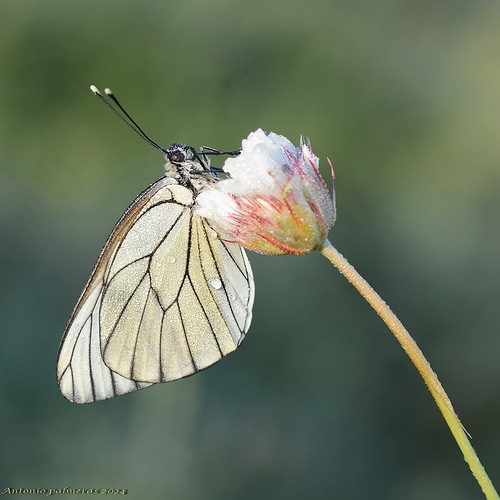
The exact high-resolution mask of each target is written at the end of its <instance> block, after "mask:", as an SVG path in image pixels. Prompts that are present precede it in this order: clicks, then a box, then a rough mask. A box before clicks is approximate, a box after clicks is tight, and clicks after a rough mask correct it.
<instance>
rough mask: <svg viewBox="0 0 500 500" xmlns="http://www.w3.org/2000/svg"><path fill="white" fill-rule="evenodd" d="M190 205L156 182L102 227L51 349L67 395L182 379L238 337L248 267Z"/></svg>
mask: <svg viewBox="0 0 500 500" xmlns="http://www.w3.org/2000/svg"><path fill="white" fill-rule="evenodd" d="M193 203H194V194H193V193H192V192H191V191H190V190H189V189H187V188H185V187H183V186H180V185H178V184H175V183H173V181H172V179H169V178H166V177H165V178H162V179H160V180H159V181H157V182H156V183H155V184H153V185H152V186H150V187H149V188H148V189H147V190H146V191H144V193H142V194H141V195H139V196H138V197H137V199H136V200H135V201H134V202H133V203H132V205H131V206H130V207H129V209H128V210H127V211H126V212H125V214H124V215H123V217H122V218H121V219H120V221H119V222H118V224H117V225H116V227H115V229H114V230H113V232H112V233H111V235H110V237H109V239H108V241H107V243H106V245H105V247H104V250H103V252H102V254H101V256H100V258H99V260H98V262H97V264H96V266H95V268H94V272H93V273H92V276H91V278H90V280H89V283H88V284H87V286H86V287H85V289H84V291H83V293H82V296H81V298H80V300H79V301H78V304H77V306H76V308H75V311H74V312H73V314H72V317H71V318H70V321H69V323H68V326H67V328H66V331H65V334H64V337H63V340H62V343H61V347H60V349H59V360H58V369H57V373H58V380H59V385H60V388H61V391H62V393H63V394H64V396H65V397H66V398H67V399H69V400H70V401H74V402H78V403H87V402H94V401H99V400H102V399H109V398H112V397H115V396H118V395H121V394H125V393H127V392H131V391H134V390H138V389H142V388H144V387H148V386H150V385H152V384H153V383H157V382H166V381H170V380H175V379H178V378H181V377H185V376H188V375H191V374H193V373H195V372H197V371H199V370H202V369H203V368H206V367H208V366H210V365H211V364H213V363H215V362H216V361H218V360H219V359H221V358H222V356H224V355H225V354H228V353H229V352H231V351H233V350H234V349H236V347H237V346H238V345H239V344H240V343H241V341H242V340H243V338H244V336H245V333H246V331H247V330H248V328H249V326H250V321H251V309H252V305H253V297H254V283H253V276H252V271H251V268H250V264H249V262H248V259H247V257H246V255H245V252H244V250H243V249H242V248H241V247H239V246H238V245H235V244H232V243H226V242H223V241H221V240H219V239H218V238H217V236H216V234H215V232H214V231H213V230H212V229H211V228H210V227H209V226H208V223H207V222H206V221H205V220H204V219H202V218H200V217H199V216H197V215H196V214H194V213H193V211H192V206H193Z"/></svg>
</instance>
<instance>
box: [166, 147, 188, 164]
mask: <svg viewBox="0 0 500 500" xmlns="http://www.w3.org/2000/svg"><path fill="white" fill-rule="evenodd" d="M168 159H169V160H170V161H171V162H172V163H182V162H184V161H186V155H185V154H184V152H183V151H180V150H176V151H172V152H169V154H168Z"/></svg>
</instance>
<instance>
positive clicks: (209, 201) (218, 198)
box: [196, 129, 335, 255]
mask: <svg viewBox="0 0 500 500" xmlns="http://www.w3.org/2000/svg"><path fill="white" fill-rule="evenodd" d="M318 165H319V159H318V158H317V157H316V156H314V154H313V152H312V150H311V145H310V143H307V144H305V143H304V142H303V140H302V139H301V141H300V147H299V148H296V147H295V146H294V145H293V144H292V143H291V142H290V141H289V140H288V139H287V138H286V137H283V136H281V135H277V134H274V133H272V132H271V133H269V134H268V135H266V133H265V132H264V131H263V130H261V129H258V130H256V131H255V132H252V133H251V134H250V135H249V136H248V138H247V139H244V140H243V141H242V149H241V153H240V154H239V155H238V156H236V157H235V158H228V159H227V160H226V162H225V164H224V167H223V169H224V171H225V172H226V173H228V174H229V175H230V178H228V179H225V180H222V181H220V182H218V183H216V184H214V185H213V187H212V186H210V187H208V188H206V189H204V190H203V191H202V192H201V193H200V194H199V195H198V198H197V209H196V210H197V213H198V214H199V215H200V216H202V217H204V218H206V219H207V220H208V221H209V223H210V224H211V225H212V227H213V228H214V229H215V231H216V232H217V233H218V235H219V237H220V238H221V239H223V240H225V241H230V242H235V243H239V244H240V245H242V246H244V247H246V248H249V249H250V250H254V251H256V252H259V253H264V254H268V255H282V254H287V253H288V254H294V255H303V254H306V253H309V252H311V251H312V250H314V249H316V248H318V247H319V246H320V245H321V244H322V243H323V242H324V240H325V238H326V237H327V235H328V231H329V229H330V228H331V227H332V226H333V224H334V222H335V202H334V200H333V199H332V197H330V193H329V191H328V188H327V186H326V184H325V181H324V180H323V178H322V177H321V175H320V173H319V170H318ZM330 166H331V163H330ZM332 175H333V168H332Z"/></svg>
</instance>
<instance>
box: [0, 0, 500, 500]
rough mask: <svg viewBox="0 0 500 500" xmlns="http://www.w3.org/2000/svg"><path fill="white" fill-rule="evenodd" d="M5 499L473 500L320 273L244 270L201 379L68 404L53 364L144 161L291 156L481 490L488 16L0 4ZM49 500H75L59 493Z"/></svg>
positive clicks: (198, 2) (487, 391)
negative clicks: (106, 98)
mask: <svg viewBox="0 0 500 500" xmlns="http://www.w3.org/2000/svg"><path fill="white" fill-rule="evenodd" d="M0 15H1V19H2V29H1V30H0V39H1V43H0V51H1V56H0V68H1V75H2V76H1V79H0V127H1V133H0V141H1V147H0V158H1V160H0V162H1V184H0V204H1V211H0V224H1V239H2V243H1V247H0V251H1V255H2V260H1V262H2V272H1V300H0V308H1V314H0V318H1V322H0V324H1V330H2V332H1V349H0V385H1V393H0V394H1V420H0V428H1V441H0V449H1V455H0V456H1V464H0V466H1V469H0V478H1V481H0V489H1V490H2V491H3V490H4V488H7V487H10V488H64V487H71V488H124V489H128V492H129V493H128V498H130V500H133V499H134V500H135V499H167V500H180V499H182V500H194V499H204V500H212V499H213V500H220V499H222V498H230V499H233V500H247V499H248V500H250V499H252V500H253V499H255V498H263V499H264V498H265V499H267V498H269V499H274V500H277V499H285V498H286V499H304V498H310V499H318V500H321V499H332V498H335V499H350V500H357V499H368V498H369V499H371V500H378V499H384V500H396V499H398V500H399V499H404V500H417V499H419V500H420V499H423V498H425V499H426V500H447V499H454V500H462V499H467V500H470V499H474V498H477V499H480V498H483V497H482V494H481V492H480V490H479V488H478V486H477V485H476V483H475V481H474V479H473V478H472V476H471V474H470V473H469V471H468V468H467V466H466V464H465V463H464V461H463V459H462V456H461V453H460V451H459V449H458V448H457V446H456V444H455V442H454V441H453V439H452V437H451V434H450V432H449V431H448V429H447V427H446V425H445V423H444V421H443V420H442V418H441V416H440V414H439V411H438V410H437V407H436V406H435V404H434V402H433V400H432V398H431V396H430V394H429V393H428V391H427V389H426V388H425V386H424V384H423V383H422V381H421V380H420V378H419V376H418V374H417V372H416V370H415V369H414V368H413V366H412V365H411V364H410V362H409V360H408V359H407V358H406V357H405V355H404V353H403V351H402V350H401V348H400V347H399V345H398V344H397V342H396V341H395V340H394V339H393V338H392V336H391V335H390V334H389V332H388V331H387V329H386V328H385V327H384V325H383V324H382V322H381V321H380V320H379V319H378V317H377V316H376V314H375V313H374V312H373V311H372V310H371V309H370V307H369V306H368V305H367V304H366V303H365V302H364V300H363V299H362V298H361V297H360V296H359V295H357V293H356V292H355V291H354V290H353V289H352V287H351V286H350V285H349V284H348V283H347V282H346V281H345V280H344V278H343V277H342V276H341V275H340V274H339V273H338V272H337V271H336V270H335V269H334V268H333V267H331V266H330V264H329V263H328V262H327V261H326V260H325V259H323V258H322V257H321V255H319V254H311V255H308V256H305V257H300V258H298V257H264V256H260V255H256V254H252V255H250V259H251V261H252V263H253V266H254V272H255V278H256V283H257V296H256V303H255V310H254V322H253V325H252V328H251V330H250V333H249V335H248V337H247V339H246V340H245V342H244V344H243V345H242V346H241V348H240V349H239V350H238V351H237V352H236V353H234V354H232V355H230V356H229V357H227V358H226V359H224V360H223V361H222V362H220V363H219V364H217V365H215V366H214V367H212V368H211V369H209V370H207V371H205V372H203V373H202V374H199V375H197V376H195V377H191V378H188V379H185V380H181V381H178V382H174V383H171V384H166V385H160V386H156V387H153V388H150V389H147V390H144V391H140V392H138V393H135V394H132V395H128V396H123V397H121V398H117V399H116V400H111V401H107V402H102V403H98V404H95V405H87V406H79V405H72V404H70V403H68V402H67V401H66V400H65V399H64V398H63V397H62V396H61V395H60V393H59V391H58V388H57V385H56V382H55V361H56V353H57V348H58V344H59V341H60V338H61V335H62V332H63V329H64V327H65V324H66V321H67V319H68V317H69V315H70V312H71V310H72V308H73V305H74V303H75V302H76V299H77V298H78V296H79V293H80V291H81V289H82V287H83V285H84V283H85V281H86V279H87V277H88V275H89V273H90V271H91V268H92V266H93V263H94V261H95V259H96V258H97V256H98V254H99V251H100V248H101V245H102V244H103V242H104V241H105V239H106V237H107V235H108V233H109V231H110V230H111V228H112V227H113V225H114V223H115V221H116V220H117V219H118V218H119V216H120V215H121V213H122V212H123V210H124V209H125V208H126V207H127V205H128V203H129V202H130V201H131V200H132V199H133V198H134V197H135V195H136V194H137V193H139V192H140V191H141V190H142V189H144V188H145V187H146V186H147V185H148V184H149V183H151V182H152V181H154V180H156V179H157V178H158V177H160V176H161V175H162V164H163V159H162V156H161V155H160V154H159V153H158V151H156V150H154V149H153V148H150V147H149V146H147V144H146V143H144V142H141V141H140V140H139V139H138V138H137V137H136V136H134V135H133V134H132V133H131V132H130V130H128V129H127V128H126V127H125V126H123V124H121V123H120V122H119V121H118V120H117V119H116V118H115V117H113V115H112V114H111V113H110V112H109V111H108V110H107V109H106V108H105V106H103V105H102V103H100V102H99V100H98V99H96V98H95V97H94V96H93V95H92V94H91V92H90V91H89V89H88V86H89V84H91V83H93V84H95V85H97V86H98V87H101V88H104V87H106V86H109V87H111V88H113V90H114V91H115V93H116V94H117V95H118V96H119V97H120V98H121V100H122V101H123V103H124V104H125V105H126V107H127V109H128V110H129V112H130V113H131V114H132V115H133V116H134V117H135V118H136V119H137V120H138V121H139V122H140V124H141V125H142V126H143V128H144V129H145V130H146V131H148V132H149V133H150V135H151V136H152V138H153V139H155V140H156V141H158V142H160V143H161V144H162V145H164V146H168V145H169V144H171V143H172V142H184V143H187V144H191V145H193V146H201V145H209V146H213V147H216V148H220V149H234V148H237V147H238V146H239V145H240V141H241V139H242V138H244V137H246V136H247V134H248V133H249V132H250V131H252V130H255V129H256V128H258V127H262V128H263V129H264V130H266V131H274V132H276V133H280V134H283V135H286V136H287V137H289V138H290V139H291V140H293V141H294V142H295V143H297V142H298V139H299V135H300V134H304V135H306V136H309V137H310V138H311V140H312V143H313V147H314V151H315V153H316V154H317V155H318V156H319V157H320V158H322V168H323V172H324V174H325V176H326V177H327V178H328V168H327V163H326V157H327V156H329V157H330V158H331V159H332V160H333V162H334V163H335V166H336V171H337V197H338V214H339V215H338V222H337V224H336V226H335V228H334V229H333V231H332V233H331V240H332V242H333V243H334V245H335V246H336V247H337V248H338V249H339V250H340V251H341V252H342V253H344V255H346V256H347V257H348V258H349V260H350V261H351V262H352V263H353V264H354V265H355V266H356V267H357V269H358V270H359V271H360V272H361V274H363V275H364V276H365V277H366V278H367V279H368V281H369V282H370V283H371V284H372V285H373V286H374V287H375V288H376V289H377V290H378V291H379V293H380V294H381V295H382V296H383V297H384V298H385V300H387V301H388V302H389V303H390V305H391V306H392V308H393V309H394V310H395V311H396V312H397V313H398V315H399V316H400V318H401V319H402V320H403V322H404V323H405V325H406V326H407V327H408V329H409V330H410V331H411V332H412V334H413V335H414V337H415V338H416V339H417V341H418V343H419V345H420V346H421V348H422V349H423V350H424V352H425V353H426V355H427V356H428V358H429V360H430V361H431V363H432V365H433V368H434V369H435V370H436V371H437V372H438V374H439V376H440V378H441V380H442V382H443V384H444V386H445V388H446V389H447V390H448V391H449V394H450V396H451V398H452V400H453V402H454V404H455V407H456V409H457V411H458V413H459V415H460V417H461V419H462V421H463V423H464V424H465V426H466V428H467V429H468V431H469V432H470V433H471V434H472V437H473V445H474V447H475V448H476V450H477V452H478V453H479V456H480V457H481V459H482V461H483V463H484V465H485V466H486V468H487V470H488V472H489V474H490V476H491V478H492V480H493V481H494V482H496V485H497V487H498V486H499V485H500V363H499V356H500V331H499V330H500V314H499V308H498V302H499V295H500V263H499V261H500V259H499V256H500V231H499V227H500V141H499V135H500V134H499V133H500V113H499V110H500V58H499V49H500V30H499V26H500V4H499V3H498V2H497V1H495V0H479V1H475V2H471V1H460V0H458V1H457V0H444V1H439V2H436V1H434V0H413V1H405V0H399V1H398V0H380V1H369V0H365V1H363V0H343V1H332V0H329V1H327V0H309V1H308V2H301V1H299V0H289V1H287V2H278V1H270V0H265V1H264V0H248V1H230V0H184V1H182V2H181V1H176V2H174V1H160V0H157V1H154V0H151V1H147V2H139V1H133V0H107V1H95V0H87V1H85V2H82V1H72V0H70V1H66V2H59V1H55V0H44V1H43V2H40V1H38V0H23V1H22V2H14V1H10V2H9V1H5V2H2V5H1V6H0ZM66 498H82V496H81V495H80V496H75V495H66Z"/></svg>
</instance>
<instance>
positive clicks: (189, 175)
mask: <svg viewBox="0 0 500 500" xmlns="http://www.w3.org/2000/svg"><path fill="white" fill-rule="evenodd" d="M165 160H166V163H165V175H166V176H167V177H170V178H173V179H174V180H175V181H176V182H178V183H179V184H181V185H183V186H186V187H187V188H188V189H190V190H191V191H192V192H193V193H194V194H195V195H197V194H199V193H200V191H201V190H202V189H204V188H205V187H207V186H209V185H210V184H213V183H215V182H217V181H218V178H217V175H216V174H215V173H214V172H213V171H212V170H211V168H210V162H209V161H208V158H207V157H206V156H200V155H199V154H198V153H197V152H196V150H195V149H194V148H193V147H191V146H186V145H184V144H179V143H176V144H172V146H170V147H169V148H167V149H166V150H165Z"/></svg>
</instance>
